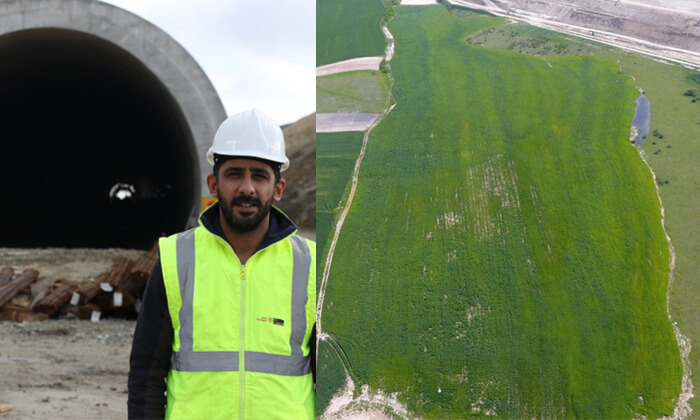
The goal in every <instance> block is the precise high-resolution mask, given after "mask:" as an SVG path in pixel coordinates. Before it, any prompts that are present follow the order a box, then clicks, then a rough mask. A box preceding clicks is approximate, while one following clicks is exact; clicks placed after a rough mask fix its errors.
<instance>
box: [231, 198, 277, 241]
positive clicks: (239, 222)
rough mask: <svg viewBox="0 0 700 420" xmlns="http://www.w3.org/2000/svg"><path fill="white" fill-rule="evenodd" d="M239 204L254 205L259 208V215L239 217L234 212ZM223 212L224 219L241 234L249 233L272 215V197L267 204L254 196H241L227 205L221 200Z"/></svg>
mask: <svg viewBox="0 0 700 420" xmlns="http://www.w3.org/2000/svg"><path fill="white" fill-rule="evenodd" d="M218 193H219V197H221V192H220V191H219V192H218ZM237 204H253V205H254V206H256V207H257V208H258V211H257V213H255V214H253V215H251V216H244V217H237V216H236V214H235V212H234V211H233V207H234V206H235V205H237ZM220 206H221V211H222V212H223V213H224V219H226V223H228V225H229V226H230V227H231V228H232V229H234V230H235V231H237V232H239V233H247V232H250V231H252V230H254V229H255V228H257V227H258V226H260V223H262V221H263V220H264V219H265V218H266V217H267V215H268V214H270V209H271V208H272V197H270V199H269V200H268V201H266V202H265V203H263V202H262V201H260V199H259V198H257V197H253V196H245V195H239V196H236V197H233V200H231V202H230V203H226V202H225V201H223V200H220Z"/></svg>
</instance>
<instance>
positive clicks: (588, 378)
mask: <svg viewBox="0 0 700 420" xmlns="http://www.w3.org/2000/svg"><path fill="white" fill-rule="evenodd" d="M397 11H398V14H397V16H396V17H395V18H394V20H392V21H391V22H390V25H389V28H390V30H391V31H392V33H393V34H394V36H395V42H396V53H395V56H394V58H393V60H392V63H391V68H392V72H393V77H394V80H395V82H394V86H393V94H394V97H395V98H396V101H397V106H396V108H395V109H394V110H393V111H392V112H391V113H390V114H389V116H388V117H387V118H386V119H385V120H384V121H383V122H382V123H381V124H380V125H379V126H378V127H377V128H376V129H375V130H374V131H373V132H372V134H371V136H370V142H369V144H368V149H367V154H366V156H365V160H364V163H363V166H362V171H361V176H360V181H359V184H358V191H357V195H356V198H355V200H356V201H355V202H354V204H353V207H352V210H351V212H350V214H349V216H348V219H347V220H346V223H345V226H344V228H343V233H342V235H341V237H340V242H339V244H338V248H337V251H336V257H335V260H334V262H333V270H332V272H331V279H330V281H329V284H328V289H327V296H326V301H325V305H324V324H323V325H324V329H325V330H326V331H328V332H331V333H335V334H336V336H337V337H338V343H339V344H340V346H341V347H342V350H343V351H344V352H345V354H347V356H348V358H349V360H350V362H351V363H352V369H353V372H354V376H355V377H354V378H353V379H354V380H355V382H356V386H357V387H359V384H363V383H368V384H369V385H370V386H371V387H373V388H375V389H383V390H384V391H386V392H389V393H391V392H399V393H400V394H399V398H400V399H401V400H402V401H403V402H405V403H406V405H407V407H408V409H409V410H410V411H411V412H413V413H416V414H417V415H420V416H426V417H435V418H445V417H454V418H463V417H465V416H471V415H473V416H484V415H491V414H495V415H498V416H501V417H508V418H525V417H584V418H632V417H640V416H646V417H660V416H663V415H670V414H672V410H673V406H674V404H675V400H676V398H677V396H678V394H679V392H680V378H681V375H682V368H681V364H680V357H679V353H678V347H677V345H676V341H675V337H674V336H673V331H672V329H671V326H670V324H669V322H668V319H667V316H666V306H665V305H666V301H665V299H666V286H667V281H668V273H669V258H670V257H669V252H668V244H667V242H666V240H665V237H664V232H663V230H662V226H661V224H660V217H661V216H660V207H659V203H658V200H657V196H656V191H655V188H654V184H653V180H652V177H651V174H650V173H649V170H648V169H647V167H646V166H645V164H644V163H643V162H642V161H641V160H640V159H639V157H638V156H637V152H636V149H635V148H634V147H633V146H631V145H630V144H629V125H630V122H631V120H632V115H633V112H634V108H633V107H634V103H633V100H634V98H635V97H636V96H637V95H638V92H637V91H636V89H635V88H634V84H633V82H632V79H631V78H630V77H629V76H628V74H626V73H625V72H620V67H619V65H618V64H616V63H614V62H612V61H603V60H600V59H596V58H593V57H588V56H587V57H548V58H547V59H546V60H545V59H543V58H537V57H533V56H529V55H525V54H520V53H515V52H511V51H505V50H497V49H488V48H484V47H480V46H474V45H470V44H468V43H466V42H464V40H465V39H466V38H467V37H468V36H469V35H470V34H475V33H477V32H479V31H481V30H484V29H487V28H488V27H494V26H496V25H499V24H501V23H502V21H501V20H498V19H494V18H485V17H468V18H457V17H455V16H452V15H450V14H449V13H448V12H447V11H446V10H445V9H444V8H443V7H442V6H431V7H399V8H398V9H397ZM526 35H527V36H530V35H529V34H526ZM637 82H639V80H638V81H637ZM693 105H695V104H693ZM652 126H653V123H652ZM662 131H663V130H662ZM669 133H670V131H669ZM320 144H321V141H319V147H320ZM674 150H675V149H674ZM665 152H666V151H665ZM665 152H664V153H665ZM662 155H663V153H662V154H659V155H655V156H657V157H661V156H662ZM324 182H327V181H325V180H324V177H323V176H322V175H321V174H319V189H321V184H323V183H324ZM331 182H332V184H330V185H334V184H337V187H336V188H332V187H330V186H329V187H328V189H327V191H330V190H335V189H338V188H339V187H340V184H341V182H340V181H339V178H338V179H335V180H334V181H331ZM346 182H347V180H346ZM343 185H346V184H343ZM671 185H673V183H671V184H668V185H664V186H663V188H666V187H669V186H671ZM324 188H325V187H324ZM662 194H663V193H662ZM319 208H322V206H319ZM668 223H669V224H670V218H669V220H668ZM318 237H319V238H322V237H323V235H322V234H319V235H318ZM674 240H675V239H674ZM321 249H323V248H321ZM324 357H325V356H324ZM330 360H332V358H330V359H329V358H328V357H326V358H325V359H324V364H325V365H326V366H327V368H328V369H331V371H332V372H335V373H338V372H339V371H340V370H339V368H338V366H333V365H332V363H331V361H330ZM329 363H331V365H330V366H329V365H328V364H329ZM336 363H337V361H336ZM320 375H321V376H320V378H323V376H322V375H323V371H321V373H320ZM335 376H339V375H333V377H335ZM336 379H337V378H336ZM332 382H333V383H338V382H339V380H334V381H332ZM324 392H325V393H326V395H327V394H328V393H332V392H333V391H332V389H331V390H326V391H324ZM319 400H320V401H319V402H322V401H325V400H327V397H319ZM320 408H321V409H322V408H323V406H322V405H321V406H320Z"/></svg>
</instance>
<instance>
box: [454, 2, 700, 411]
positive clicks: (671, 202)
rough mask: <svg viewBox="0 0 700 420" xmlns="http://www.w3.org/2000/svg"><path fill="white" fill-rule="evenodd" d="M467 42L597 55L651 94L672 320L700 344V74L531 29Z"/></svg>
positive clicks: (652, 149)
mask: <svg viewBox="0 0 700 420" xmlns="http://www.w3.org/2000/svg"><path fill="white" fill-rule="evenodd" d="M457 11H458V9H455V12H457ZM459 11H460V12H462V13H467V12H464V11H463V10H459ZM467 40H468V41H469V42H473V43H477V44H479V45H483V46H488V47H492V48H501V49H509V50H514V51H519V52H527V53H530V54H537V55H557V54H558V55H571V54H576V53H587V54H595V55H596V56H597V57H600V58H603V59H605V60H607V61H610V62H612V63H617V64H618V65H619V66H620V71H622V72H623V73H625V74H629V75H630V76H632V77H633V78H634V80H635V85H636V86H637V87H638V88H640V89H643V90H644V92H645V93H646V96H647V97H648V98H649V99H650V100H651V103H652V117H651V124H652V130H654V129H657V130H659V133H661V134H662V135H663V138H658V137H655V136H653V135H652V134H651V133H650V134H649V138H648V140H647V141H646V142H645V144H644V146H643V150H644V152H645V154H646V158H647V162H648V163H649V165H650V166H651V167H652V169H653V170H654V171H655V172H656V175H657V176H658V180H659V181H663V183H661V185H660V189H659V192H660V195H661V198H662V200H663V203H664V207H665V210H666V230H667V232H668V234H669V235H670V237H671V240H672V242H673V245H674V248H675V252H676V267H675V270H674V282H673V286H672V288H671V290H670V297H671V299H670V306H671V315H672V316H673V319H674V320H675V321H678V325H679V327H680V330H681V332H682V333H683V334H684V335H686V336H688V337H689V338H690V339H691V341H692V342H693V343H697V342H699V341H700V313H699V312H698V311H697V305H696V303H695V302H697V301H698V299H700V259H698V258H697V255H700V225H698V224H697V223H695V216H696V215H697V214H698V213H700V194H698V192H699V191H700V165H697V157H698V156H700V142H698V141H697V139H698V138H700V101H697V100H696V101H695V102H692V99H693V98H692V97H689V96H686V95H685V93H686V92H687V91H688V90H691V89H696V90H698V91H700V72H698V71H693V70H689V69H686V68H683V67H682V66H679V65H675V64H668V63H663V62H659V61H658V60H655V59H651V58H646V57H643V56H640V55H638V54H632V53H627V52H623V51H621V50H619V49H616V48H611V47H609V46H605V45H603V44H598V43H592V42H590V41H588V40H581V39H576V38H573V37H570V36H567V35H561V34H557V33H554V32H549V31H545V30H542V29H539V28H533V27H530V26H527V25H524V24H514V25H500V26H497V27H493V28H489V29H486V30H484V31H481V32H478V33H476V34H474V35H470V36H468V37H467ZM666 181H668V183H666ZM690 370H691V371H692V372H698V371H700V356H698V350H697V349H695V350H693V351H692V353H691V355H690ZM698 378H699V377H698V375H695V376H694V377H693V379H694V381H693V382H694V387H695V389H698V388H700V379H698ZM690 403H691V406H692V407H693V409H694V413H695V414H696V415H695V418H700V402H698V399H697V398H694V399H691V400H690Z"/></svg>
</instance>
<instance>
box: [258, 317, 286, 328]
mask: <svg viewBox="0 0 700 420" xmlns="http://www.w3.org/2000/svg"><path fill="white" fill-rule="evenodd" d="M256 321H260V322H269V323H271V324H273V325H279V326H280V327H283V326H284V319H279V318H271V317H266V316H264V317H262V318H257V319H256Z"/></svg>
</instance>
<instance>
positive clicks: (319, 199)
mask: <svg viewBox="0 0 700 420" xmlns="http://www.w3.org/2000/svg"><path fill="white" fill-rule="evenodd" d="M362 138H363V133H360V132H352V133H317V134H316V174H317V177H318V179H319V180H322V181H320V182H318V185H317V186H316V240H317V244H316V247H317V249H318V253H319V255H321V256H322V257H321V258H319V259H318V264H319V269H318V271H317V272H318V277H319V278H320V276H321V274H323V266H322V265H320V264H322V262H323V261H325V255H326V253H327V251H328V250H327V249H326V246H327V244H328V241H329V240H330V239H331V238H330V236H331V235H332V233H333V229H334V225H335V222H336V216H337V214H338V213H339V212H340V205H341V200H342V199H343V197H344V195H345V194H346V189H347V186H348V184H349V182H350V179H351V177H352V171H353V168H354V167H355V161H356V160H357V157H358V155H359V154H360V148H361V147H362Z"/></svg>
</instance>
